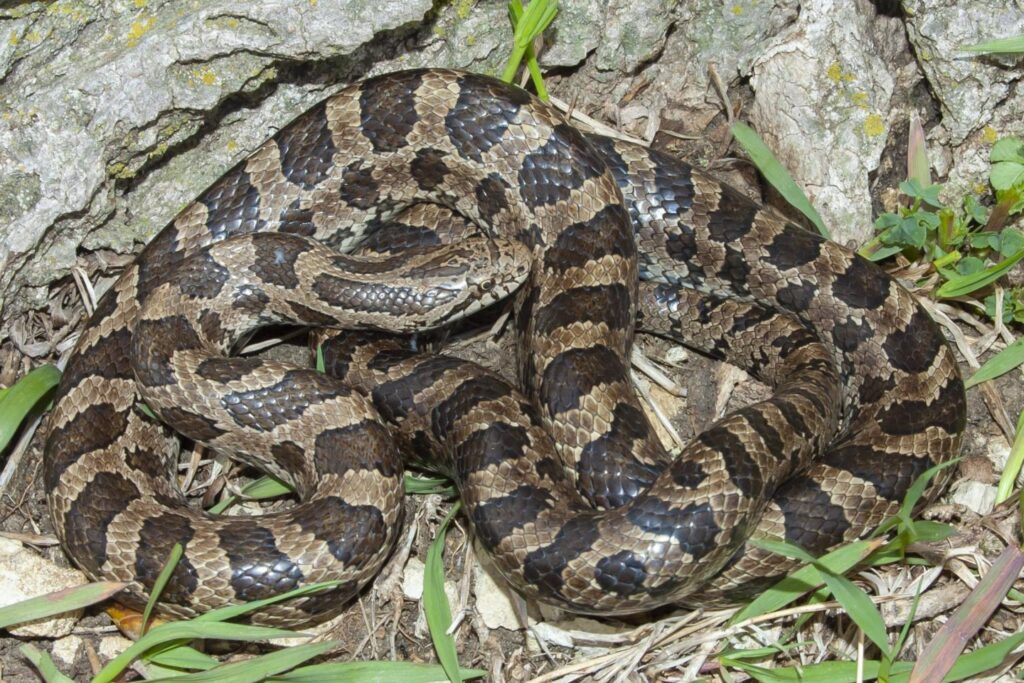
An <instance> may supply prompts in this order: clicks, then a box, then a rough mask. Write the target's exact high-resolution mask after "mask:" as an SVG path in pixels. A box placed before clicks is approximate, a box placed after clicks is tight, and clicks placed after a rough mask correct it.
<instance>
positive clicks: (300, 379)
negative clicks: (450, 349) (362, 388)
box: [221, 370, 352, 432]
mask: <svg viewBox="0 0 1024 683" xmlns="http://www.w3.org/2000/svg"><path fill="white" fill-rule="evenodd" d="M351 395H352V389H350V388H349V387H347V386H345V385H344V384H342V383H341V382H339V381H337V380H335V379H333V378H331V377H326V376H324V375H321V374H319V373H317V372H314V371H313V370H289V371H288V372H286V373H285V374H284V376H283V377H282V378H281V379H280V380H279V381H277V382H275V383H273V384H271V385H268V386H265V387H259V388H257V389H251V390H248V391H235V392H230V393H226V394H224V395H223V396H222V397H221V406H222V407H223V408H224V409H225V410H226V411H228V413H229V414H230V415H231V419H232V420H234V422H235V423H236V424H238V425H239V426H240V427H242V428H245V429H252V430H255V431H257V432H269V431H272V430H273V429H274V428H275V427H278V426H280V425H283V424H287V423H288V422H292V421H294V420H297V419H299V418H300V417H301V416H302V414H303V413H305V411H306V410H307V409H308V408H309V407H310V406H313V405H316V404H320V403H326V402H328V401H331V400H333V399H336V398H339V397H345V396H351Z"/></svg>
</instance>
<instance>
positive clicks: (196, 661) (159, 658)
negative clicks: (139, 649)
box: [146, 645, 220, 671]
mask: <svg viewBox="0 0 1024 683" xmlns="http://www.w3.org/2000/svg"><path fill="white" fill-rule="evenodd" d="M146 661H147V662H148V663H152V664H157V665H159V666H163V667H168V668H171V669H187V670H193V671H206V670H208V669H212V668H213V667H215V666H217V665H218V664H220V662H218V661H217V660H216V659H215V658H214V657H211V656H210V655H208V654H206V653H205V652H200V651H199V650H197V649H195V648H194V647H189V646H188V645H178V646H177V647H169V648H167V649H166V650H163V651H161V652H157V653H153V654H149V655H146Z"/></svg>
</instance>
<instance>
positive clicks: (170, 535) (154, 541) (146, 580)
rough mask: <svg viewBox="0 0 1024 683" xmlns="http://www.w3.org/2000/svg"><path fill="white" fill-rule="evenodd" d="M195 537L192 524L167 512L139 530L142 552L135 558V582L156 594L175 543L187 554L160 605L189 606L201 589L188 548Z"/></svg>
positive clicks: (177, 567)
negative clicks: (193, 596)
mask: <svg viewBox="0 0 1024 683" xmlns="http://www.w3.org/2000/svg"><path fill="white" fill-rule="evenodd" d="M194 535H195V530H194V529H193V528H192V523H191V521H190V520H189V519H188V517H185V516H183V515H180V514H176V513H174V512H165V513H163V514H160V515H156V516H154V517H150V518H148V519H147V520H146V521H145V522H143V524H142V528H141V529H140V530H139V550H138V552H137V554H136V557H135V580H136V581H138V582H139V583H141V584H142V585H143V586H145V587H146V590H147V591H151V590H153V586H154V584H155V583H156V580H157V578H158V577H159V576H160V573H161V572H162V571H163V569H164V566H165V565H166V563H167V558H168V556H170V554H171V550H172V549H173V548H174V544H175V543H180V544H181V547H182V549H183V550H184V551H185V553H184V555H183V556H182V557H181V559H180V560H178V564H177V565H176V566H175V567H174V570H173V571H172V572H171V576H170V578H169V579H168V580H167V583H166V584H164V586H163V588H162V590H161V592H160V600H161V602H169V603H171V604H175V605H187V604H189V600H190V598H191V596H192V594H193V593H194V592H195V590H196V588H198V586H199V577H198V572H197V571H196V568H195V565H193V564H192V561H191V559H190V558H189V555H188V549H189V548H188V544H189V541H191V540H192V537H193V536H194Z"/></svg>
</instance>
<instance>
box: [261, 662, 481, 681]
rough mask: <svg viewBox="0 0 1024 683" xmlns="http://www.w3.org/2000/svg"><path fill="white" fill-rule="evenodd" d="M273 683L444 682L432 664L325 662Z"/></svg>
mask: <svg viewBox="0 0 1024 683" xmlns="http://www.w3.org/2000/svg"><path fill="white" fill-rule="evenodd" d="M486 675H487V672H486V671H482V670H481V669H459V676H460V678H461V679H462V680H464V681H467V680H470V679H473V678H482V677H483V676H486ZM269 680H270V681H273V682H274V683H333V682H334V681H345V683H393V681H401V682H402V683H441V682H443V681H447V680H448V676H447V675H446V674H445V672H444V668H443V667H440V666H438V665H436V664H415V663H413V662H329V663H326V664H311V665H309V666H304V667H301V668H299V669H296V670H295V671H290V672H288V673H286V674H281V675H280V676H274V677H273V678H270V679H269Z"/></svg>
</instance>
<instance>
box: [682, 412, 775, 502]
mask: <svg viewBox="0 0 1024 683" xmlns="http://www.w3.org/2000/svg"><path fill="white" fill-rule="evenodd" d="M697 440H698V441H699V442H700V443H702V444H704V445H705V446H707V447H708V448H709V449H711V450H713V451H715V452H717V453H718V454H719V455H720V456H721V458H722V461H723V462H724V463H725V469H726V470H728V471H729V481H730V482H731V483H732V484H733V486H735V487H736V488H738V489H739V490H740V492H741V493H742V494H743V496H744V497H745V498H747V499H748V500H754V499H758V498H760V497H761V495H762V494H763V493H764V489H765V476H764V473H762V472H761V469H760V468H759V467H758V466H757V463H755V462H754V459H753V458H752V457H750V453H749V452H748V451H747V447H746V444H745V443H744V442H743V440H742V439H740V437H738V436H737V435H736V434H734V433H733V432H732V431H731V430H730V429H729V428H728V427H725V426H723V425H721V424H717V425H715V426H713V427H711V428H710V429H708V430H706V431H704V432H703V433H701V435H700V436H698V437H697Z"/></svg>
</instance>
